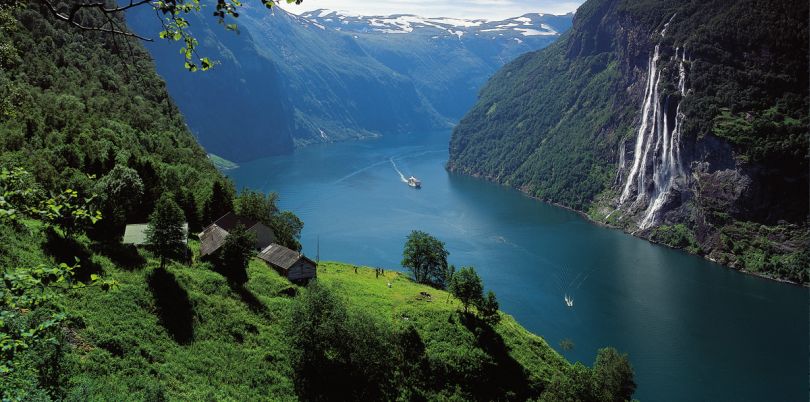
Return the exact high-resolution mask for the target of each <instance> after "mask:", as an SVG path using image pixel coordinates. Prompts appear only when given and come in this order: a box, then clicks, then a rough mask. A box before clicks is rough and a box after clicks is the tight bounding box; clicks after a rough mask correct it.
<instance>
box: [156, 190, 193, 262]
mask: <svg viewBox="0 0 810 402" xmlns="http://www.w3.org/2000/svg"><path fill="white" fill-rule="evenodd" d="M185 219H186V218H185V216H183V210H181V209H180V207H178V206H177V204H176V203H175V202H174V199H172V197H171V196H170V195H169V194H166V195H164V196H163V197H161V199H160V200H159V201H158V203H157V205H156V206H155V211H154V212H152V215H151V216H150V217H149V225H148V226H147V228H146V238H147V240H148V242H149V245H150V246H151V247H152V249H153V250H154V251H155V253H156V254H157V255H159V256H160V267H161V268H163V267H165V266H166V259H167V258H171V257H174V256H176V255H178V254H179V253H181V252H182V251H183V250H184V249H185V247H186V245H185V242H184V240H185V237H186V233H185V231H184V230H183V223H185Z"/></svg>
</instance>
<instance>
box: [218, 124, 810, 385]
mask: <svg viewBox="0 0 810 402" xmlns="http://www.w3.org/2000/svg"><path fill="white" fill-rule="evenodd" d="M426 138H427V139H424V138H423V139H421V140H404V139H402V140H396V139H384V140H374V141H363V142H349V143H338V144H329V145H319V146H311V147H308V148H304V149H301V150H298V151H296V152H295V153H294V154H292V155H285V156H277V157H271V158H266V159H261V160H257V161H253V162H250V163H245V164H243V165H242V166H241V167H239V168H238V169H235V170H232V171H229V172H227V174H228V175H229V176H231V177H232V178H233V179H234V180H235V182H236V183H237V186H239V187H240V188H241V187H249V188H253V189H256V190H261V191H277V192H278V193H279V194H280V195H281V202H280V204H281V206H282V207H283V208H285V209H290V210H292V211H294V212H295V213H296V214H298V216H300V217H301V218H302V219H303V220H304V222H305V228H304V232H303V235H302V242H303V244H304V251H305V253H307V254H308V255H309V256H311V257H313V258H314V257H315V254H316V251H317V250H316V247H317V244H318V239H319V240H320V241H319V244H320V258H321V259H322V260H337V261H344V262H350V263H355V264H359V265H369V266H379V267H385V268H392V269H401V267H400V264H399V262H400V260H401V258H402V246H403V243H404V242H405V237H406V236H407V234H408V233H409V232H410V231H411V230H414V229H418V230H423V231H426V232H428V233H431V234H432V235H434V236H437V237H438V238H440V239H441V240H443V241H445V242H446V244H447V248H448V250H449V251H450V258H449V259H450V262H451V263H454V264H456V265H457V266H462V265H473V266H475V267H476V269H477V270H478V272H479V273H480V275H481V277H482V278H483V280H484V283H485V286H486V287H487V288H489V289H492V290H494V291H495V292H496V293H497V295H498V299H499V300H500V303H501V309H502V310H504V311H506V312H507V313H509V314H511V315H513V316H514V317H515V318H516V319H517V320H518V321H519V322H520V323H521V324H522V325H523V326H524V327H526V328H527V329H529V330H530V331H532V332H534V333H536V334H538V335H540V336H542V337H544V338H545V339H546V340H547V341H548V342H549V343H550V344H551V346H552V347H554V348H555V349H557V350H558V351H560V353H562V354H563V355H564V356H566V357H567V358H568V359H569V360H572V361H582V362H583V363H585V364H588V365H590V364H592V362H593V358H594V356H595V354H596V351H597V350H598V348H600V347H603V346H607V345H611V346H615V347H616V348H618V349H619V350H620V351H623V352H627V353H628V354H629V356H630V360H631V362H632V364H633V366H634V368H635V370H636V382H637V383H638V390H637V392H636V395H635V397H636V398H638V399H640V400H646V401H698V400H700V401H721V400H727V401H732V400H733V401H806V400H807V397H808V383H807V379H808V358H810V352H808V343H809V342H810V340H809V339H808V295H809V294H808V289H806V288H801V287H797V286H792V285H787V284H781V283H777V282H773V281H769V280H765V279H761V278H757V277H753V276H749V275H743V274H740V273H738V272H734V271H732V270H729V269H727V268H723V267H721V266H718V265H715V264H712V263H711V262H708V261H706V260H704V259H701V258H699V257H695V256H691V255H688V254H686V253H683V252H680V251H677V250H672V249H669V248H666V247H662V246H658V245H654V244H650V243H648V242H646V241H644V240H641V239H638V238H635V237H632V236H630V235H627V234H625V233H622V232H621V231H618V230H613V229H608V228H604V227H600V226H597V225H594V224H592V223H590V222H588V221H586V220H585V219H583V218H582V217H581V216H579V215H578V214H576V213H574V212H571V211H568V210H565V209H562V208H559V207H555V206H551V205H548V204H545V203H542V202H539V201H536V200H533V199H530V198H528V197H525V196H524V195H522V194H520V193H519V192H517V191H514V190H510V189H507V188H504V187H501V186H498V185H495V184H491V183H487V182H485V181H482V180H478V179H474V178H470V177H466V176H461V175H456V174H451V173H448V172H447V171H446V170H445V169H444V165H445V163H446V161H447V156H448V153H447V143H448V134H447V133H436V134H433V135H429V136H426ZM395 165H396V166H395ZM396 168H398V169H399V170H400V171H402V173H403V174H404V175H406V176H408V175H414V176H416V177H418V178H419V179H421V180H422V183H423V188H422V189H419V190H416V189H412V188H410V187H408V186H407V185H406V184H405V183H403V182H402V180H401V177H400V175H399V174H398V172H397V170H396ZM565 294H568V295H570V296H571V297H572V298H573V299H574V306H573V308H568V307H566V306H565V303H564V301H563V298H564V295H565ZM563 339H570V340H572V341H573V342H574V345H575V346H574V348H573V350H570V351H564V350H562V349H561V348H560V347H559V346H558V345H559V342H560V341H561V340H563Z"/></svg>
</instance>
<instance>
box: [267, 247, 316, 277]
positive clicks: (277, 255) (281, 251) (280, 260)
mask: <svg viewBox="0 0 810 402" xmlns="http://www.w3.org/2000/svg"><path fill="white" fill-rule="evenodd" d="M259 258H261V259H262V260H264V261H267V262H269V263H270V264H272V265H274V266H277V267H279V268H281V269H283V270H285V271H286V270H288V269H290V268H291V267H292V266H293V265H295V264H296V263H297V262H298V261H300V260H301V259H304V260H306V261H308V262H309V263H311V264H313V265H314V264H315V262H314V261H312V260H310V259H309V258H307V257H306V256H305V255H303V254H301V253H299V252H297V251H295V250H290V249H288V248H287V247H284V246H282V245H280V244H276V243H273V244H271V245H269V246H267V247H265V248H264V250H262V252H261V253H259Z"/></svg>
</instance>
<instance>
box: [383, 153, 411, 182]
mask: <svg viewBox="0 0 810 402" xmlns="http://www.w3.org/2000/svg"><path fill="white" fill-rule="evenodd" d="M388 160H389V161H390V162H391V166H393V167H394V170H396V171H397V173H398V174H399V179H400V180H402V182H403V183H407V182H408V179H407V178H405V175H404V174H402V172H401V171H400V170H399V168H398V167H397V164H396V162H394V157H393V156H392V157H390V158H388Z"/></svg>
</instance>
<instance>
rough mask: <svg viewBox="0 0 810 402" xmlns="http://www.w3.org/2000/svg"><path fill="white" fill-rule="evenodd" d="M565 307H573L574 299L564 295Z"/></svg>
mask: <svg viewBox="0 0 810 402" xmlns="http://www.w3.org/2000/svg"><path fill="white" fill-rule="evenodd" d="M565 305H566V306H568V307H574V299H573V298H571V297H570V296H568V295H565Z"/></svg>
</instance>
